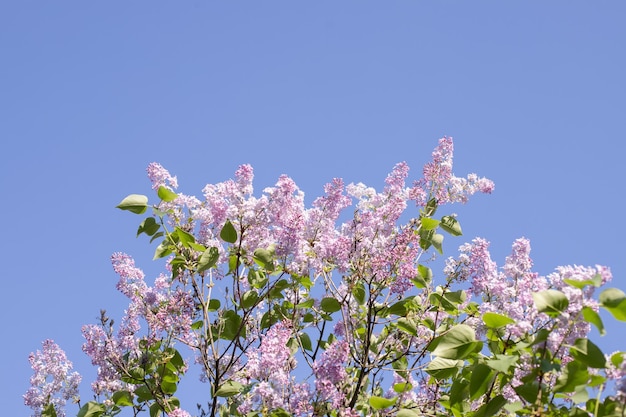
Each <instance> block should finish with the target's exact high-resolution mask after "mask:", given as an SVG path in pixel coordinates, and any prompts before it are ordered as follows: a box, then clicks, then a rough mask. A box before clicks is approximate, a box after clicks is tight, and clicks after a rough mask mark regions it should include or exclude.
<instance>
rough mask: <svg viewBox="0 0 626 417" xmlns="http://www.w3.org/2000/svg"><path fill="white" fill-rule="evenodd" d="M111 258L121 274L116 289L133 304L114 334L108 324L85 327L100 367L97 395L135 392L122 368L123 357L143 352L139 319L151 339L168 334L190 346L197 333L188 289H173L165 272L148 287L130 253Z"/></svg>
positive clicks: (95, 384) (90, 353)
mask: <svg viewBox="0 0 626 417" xmlns="http://www.w3.org/2000/svg"><path fill="white" fill-rule="evenodd" d="M111 259H112V263H113V269H114V270H115V272H116V273H117V274H118V275H119V277H120V279H119V281H118V283H117V289H118V290H119V291H120V292H121V293H122V294H124V295H125V296H126V297H128V298H129V299H130V304H129V306H128V308H127V309H126V312H125V313H126V314H125V315H124V317H123V319H122V324H121V325H120V327H119V329H118V331H117V333H116V334H115V335H113V334H112V328H111V327H108V328H107V327H105V326H106V324H105V323H101V324H97V325H96V324H90V325H85V326H83V329H82V332H83V336H84V338H85V343H84V344H83V351H84V352H85V353H86V354H87V355H88V356H89V357H90V358H91V361H92V364H93V365H95V366H97V367H98V376H97V379H96V381H94V382H93V383H92V389H93V390H94V392H95V393H96V394H103V393H111V392H115V391H117V390H120V389H122V388H123V387H125V388H126V389H129V390H131V391H132V389H133V387H132V386H128V385H125V384H123V383H122V382H121V381H120V369H123V368H124V366H125V363H124V360H123V359H122V358H123V357H124V355H125V354H126V353H131V358H133V357H134V358H136V357H138V356H139V355H140V351H139V348H138V344H139V340H140V338H141V335H140V330H141V324H140V320H144V322H145V323H146V324H147V326H148V334H147V336H146V337H147V338H148V340H150V341H157V340H160V339H161V338H162V337H164V336H166V335H167V336H168V337H172V338H174V339H178V340H181V341H182V342H184V343H187V344H189V345H192V344H194V343H196V339H195V337H196V335H195V333H194V332H193V331H192V329H191V324H192V323H193V320H194V317H195V314H196V311H195V304H194V301H193V298H192V297H191V295H190V294H189V293H188V292H186V291H184V290H183V289H181V288H172V287H171V283H170V280H169V279H168V278H167V277H166V276H165V275H161V276H159V277H157V279H156V280H155V285H154V287H149V286H148V285H147V284H146V283H145V281H144V273H143V271H141V270H140V269H139V268H137V267H136V266H135V262H134V260H133V259H132V258H131V257H130V256H128V255H126V254H123V253H115V254H113V256H112V258H111Z"/></svg>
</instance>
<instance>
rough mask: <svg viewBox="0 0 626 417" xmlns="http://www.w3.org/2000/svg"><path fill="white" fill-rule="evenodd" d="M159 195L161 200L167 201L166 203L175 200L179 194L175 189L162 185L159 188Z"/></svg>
mask: <svg viewBox="0 0 626 417" xmlns="http://www.w3.org/2000/svg"><path fill="white" fill-rule="evenodd" d="M157 195H158V196H159V198H160V199H161V200H163V201H165V202H166V203H169V202H170V201H174V200H176V198H177V197H178V194H176V193H175V192H174V191H172V190H170V189H169V188H167V187H164V186H162V185H161V186H160V187H159V189H158V190H157Z"/></svg>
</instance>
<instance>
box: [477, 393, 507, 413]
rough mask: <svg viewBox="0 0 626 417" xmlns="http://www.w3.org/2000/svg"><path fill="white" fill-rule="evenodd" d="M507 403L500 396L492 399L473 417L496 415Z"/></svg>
mask: <svg viewBox="0 0 626 417" xmlns="http://www.w3.org/2000/svg"><path fill="white" fill-rule="evenodd" d="M506 403H507V401H506V399H505V398H504V396H503V395H502V394H500V395H496V396H495V397H493V398H492V399H491V400H489V402H488V403H487V404H483V405H482V406H481V407H480V408H479V409H478V410H476V412H475V413H474V417H491V416H495V415H496V414H498V412H499V411H500V410H501V409H502V407H504V406H505V405H506Z"/></svg>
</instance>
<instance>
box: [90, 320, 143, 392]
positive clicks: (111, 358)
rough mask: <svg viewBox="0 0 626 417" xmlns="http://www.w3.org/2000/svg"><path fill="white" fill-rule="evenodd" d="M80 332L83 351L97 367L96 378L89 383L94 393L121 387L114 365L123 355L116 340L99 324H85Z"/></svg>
mask: <svg viewBox="0 0 626 417" xmlns="http://www.w3.org/2000/svg"><path fill="white" fill-rule="evenodd" d="M82 333H83V337H84V338H85V343H83V352H85V353H86V354H87V356H89V357H90V358H91V363H92V364H93V365H95V366H97V367H98V375H97V377H96V380H95V381H93V382H92V383H91V388H92V390H93V391H94V393H95V394H96V395H100V394H104V393H112V392H115V391H117V390H120V389H122V388H123V387H124V384H123V383H122V382H121V381H120V374H119V372H118V371H117V369H116V367H115V365H114V364H115V363H119V362H120V361H121V357H122V356H123V353H122V350H121V349H120V347H119V344H118V343H117V341H116V340H115V339H114V338H110V337H109V335H108V334H107V332H106V331H105V330H104V328H103V327H102V326H99V325H94V324H89V325H85V326H83V328H82ZM130 390H131V391H132V389H130Z"/></svg>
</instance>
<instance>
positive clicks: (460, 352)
mask: <svg viewBox="0 0 626 417" xmlns="http://www.w3.org/2000/svg"><path fill="white" fill-rule="evenodd" d="M481 346H482V342H479V341H477V340H476V334H475V333H474V329H472V328H471V327H470V326H468V325H466V324H458V325H456V326H454V327H452V328H451V329H450V330H448V331H447V332H445V333H444V334H442V335H441V336H439V337H437V338H435V340H433V342H432V343H431V344H430V346H429V347H428V350H429V351H431V352H432V353H433V355H435V356H438V357H441V358H447V359H465V358H467V357H468V356H470V355H471V354H472V353H474V352H475V351H476V350H478V349H480V347H481Z"/></svg>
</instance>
